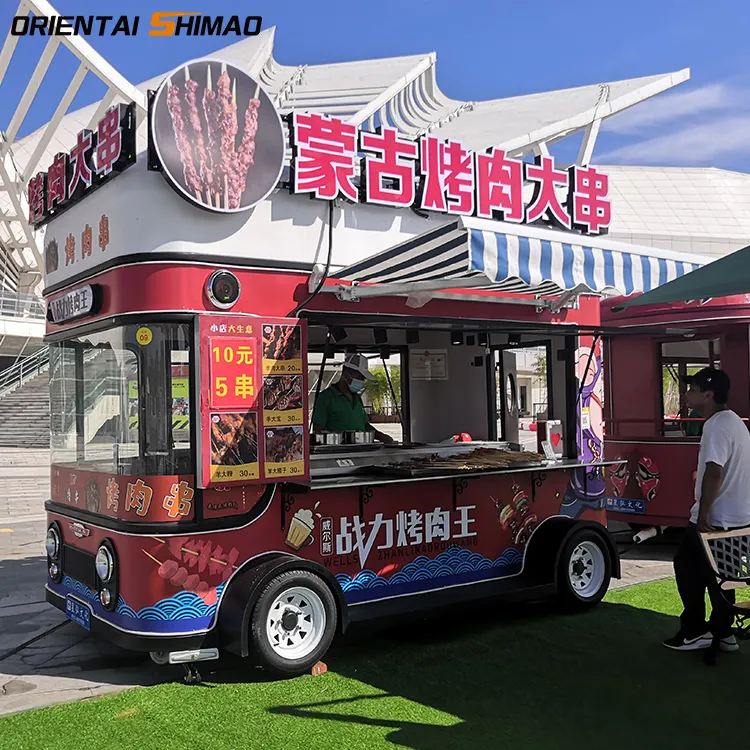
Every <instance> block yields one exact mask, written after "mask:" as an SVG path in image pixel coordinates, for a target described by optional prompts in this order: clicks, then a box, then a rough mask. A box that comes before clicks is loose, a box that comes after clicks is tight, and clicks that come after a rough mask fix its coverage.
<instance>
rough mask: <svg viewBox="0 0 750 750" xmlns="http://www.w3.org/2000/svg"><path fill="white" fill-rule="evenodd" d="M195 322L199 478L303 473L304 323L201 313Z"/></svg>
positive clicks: (212, 481) (216, 480) (226, 480)
mask: <svg viewBox="0 0 750 750" xmlns="http://www.w3.org/2000/svg"><path fill="white" fill-rule="evenodd" d="M199 328H200V330H199V338H200V352H201V367H200V380H201V428H202V435H201V445H202V449H201V453H202V456H201V462H200V463H201V466H200V469H201V471H200V474H199V486H201V487H209V486H215V485H226V484H231V483H241V484H252V483H260V482H263V483H266V482H269V481H271V482H273V481H280V480H281V481H284V480H287V479H294V480H295V481H307V480H308V479H309V476H310V469H309V466H310V462H309V434H308V431H307V427H306V420H305V415H306V414H307V357H306V336H305V334H306V331H305V327H304V323H303V322H302V321H299V320H296V319H265V318H256V317H252V316H238V315H206V316H201V318H200V322H199Z"/></svg>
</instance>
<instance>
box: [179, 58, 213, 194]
mask: <svg viewBox="0 0 750 750" xmlns="http://www.w3.org/2000/svg"><path fill="white" fill-rule="evenodd" d="M209 70H210V68H209ZM197 94H198V82H197V81H194V80H192V79H191V78H190V68H188V67H187V66H186V67H185V102H186V104H187V112H188V119H189V120H190V125H191V127H192V130H193V137H194V139H195V140H194V145H195V154H196V156H197V158H198V175H199V177H200V179H201V183H202V185H201V187H202V189H201V192H202V191H203V189H205V191H206V193H207V194H208V203H209V205H213V203H212V201H211V186H212V184H213V174H212V171H211V165H210V164H209V161H208V153H207V151H206V143H205V140H204V138H203V124H202V123H201V118H200V115H199V114H198V95H197Z"/></svg>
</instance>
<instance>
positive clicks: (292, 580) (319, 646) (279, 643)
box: [250, 570, 338, 677]
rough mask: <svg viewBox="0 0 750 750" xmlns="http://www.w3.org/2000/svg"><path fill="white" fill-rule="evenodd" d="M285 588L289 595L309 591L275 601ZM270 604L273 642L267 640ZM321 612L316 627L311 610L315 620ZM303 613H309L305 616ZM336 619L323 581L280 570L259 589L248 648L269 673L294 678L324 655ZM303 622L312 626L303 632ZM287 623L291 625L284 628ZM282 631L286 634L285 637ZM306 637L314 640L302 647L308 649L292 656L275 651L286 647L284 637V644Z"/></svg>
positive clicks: (308, 575)
mask: <svg viewBox="0 0 750 750" xmlns="http://www.w3.org/2000/svg"><path fill="white" fill-rule="evenodd" d="M286 591H289V592H290V594H292V592H293V591H297V592H299V591H307V592H310V593H309V595H307V596H306V597H305V596H303V597H300V596H298V595H294V596H290V597H289V599H290V601H289V602H288V603H282V604H279V601H278V600H279V597H280V596H281V595H282V594H284V592H286ZM308 600H309V601H308ZM304 605H307V606H304ZM272 607H275V608H277V609H278V612H277V614H278V616H279V619H278V620H277V621H276V622H277V626H276V629H277V631H278V634H279V635H277V636H276V637H275V643H274V642H272V641H271V640H269V635H268V627H270V625H269V623H271V622H273V617H274V615H272V614H271V609H272ZM279 607H283V609H284V611H283V612H282V610H281V609H279ZM321 608H322V609H321ZM321 611H322V612H323V613H324V621H323V622H322V623H318V626H317V627H316V624H315V622H314V620H315V614H314V613H316V612H317V613H318V615H317V619H318V620H319V619H320V612H321ZM290 612H291V613H292V616H291V618H290V621H289V622H287V623H284V622H283V621H282V619H281V618H282V617H283V616H284V614H285V613H287V614H288V613H290ZM306 615H309V619H308V617H307V616H306ZM337 620H338V613H337V610H336V601H335V599H334V598H333V594H332V593H331V590H330V589H329V588H328V586H327V584H326V583H325V582H324V581H323V580H322V579H321V578H320V577H319V576H317V575H315V574H314V573H311V572H309V571H307V570H290V571H287V572H286V573H281V574H280V575H278V576H276V578H274V579H273V580H272V581H271V582H270V583H269V584H268V585H267V586H266V587H265V588H264V589H263V591H262V592H261V594H260V596H259V597H258V600H257V602H256V603H255V606H254V607H253V612H252V615H251V623H250V625H251V627H250V638H251V643H250V647H251V651H252V652H253V653H254V654H255V657H256V660H257V662H258V664H259V665H260V666H261V667H263V668H264V669H266V670H268V671H269V672H273V673H274V674H277V675H279V676H280V677H297V676H299V675H302V674H305V673H307V672H309V671H310V670H311V669H312V668H313V666H315V664H317V662H319V661H320V660H321V659H322V658H323V656H325V654H326V652H327V651H328V649H329V647H330V645H331V642H332V641H333V638H334V636H335V634H336V628H337ZM306 623H308V624H309V625H310V627H311V628H313V629H312V630H311V631H307V632H306V631H305V630H304V629H303V628H304V627H305V624H306ZM290 624H293V625H294V628H293V629H291V630H286V627H287V625H290ZM316 631H317V632H316ZM286 634H289V638H288V639H287V637H286ZM308 637H312V638H313V639H314V640H313V641H311V642H310V643H308V644H307V646H306V647H307V648H309V649H310V650H309V651H305V652H304V653H303V654H301V655H300V656H299V657H296V656H294V652H293V651H291V652H290V656H285V655H283V654H282V653H279V652H280V651H282V650H284V649H286V648H287V647H288V646H287V644H285V643H284V640H287V643H292V642H296V641H299V642H300V644H303V643H304V639H305V638H308ZM303 650H304V649H303Z"/></svg>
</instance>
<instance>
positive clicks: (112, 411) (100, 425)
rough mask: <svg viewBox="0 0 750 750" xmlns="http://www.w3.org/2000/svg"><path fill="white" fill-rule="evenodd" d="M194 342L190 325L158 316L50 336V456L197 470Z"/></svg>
mask: <svg viewBox="0 0 750 750" xmlns="http://www.w3.org/2000/svg"><path fill="white" fill-rule="evenodd" d="M190 342H191V327H190V325H188V324H184V323H179V324H177V323H175V324H165V323H159V324H149V325H148V326H142V325H127V326H119V327H117V328H111V329H109V330H107V331H102V332H98V333H91V334H86V335H83V336H80V337H79V338H76V339H72V340H68V341H65V342H61V343H56V344H52V345H51V346H50V399H51V400H50V404H51V410H50V413H51V416H50V426H51V433H52V434H51V444H50V448H51V459H52V463H53V464H56V465H58V466H65V467H67V468H77V469H82V470H87V471H97V472H106V473H112V474H123V475H133V476H135V475H147V476H149V475H150V476H154V475H161V476H164V475H173V474H192V473H194V468H193V460H192V458H191V451H190V406H191V404H190V389H189V370H190V357H191V346H190Z"/></svg>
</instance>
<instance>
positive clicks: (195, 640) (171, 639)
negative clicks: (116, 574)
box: [45, 584, 218, 652]
mask: <svg viewBox="0 0 750 750" xmlns="http://www.w3.org/2000/svg"><path fill="white" fill-rule="evenodd" d="M45 591H46V593H45V596H46V599H47V601H48V602H49V603H50V604H52V605H53V606H55V607H57V608H58V609H59V610H61V611H62V612H65V595H64V594H61V593H58V592H57V591H53V590H52V589H51V588H50V587H49V584H48V585H47V586H46V587H45ZM77 598H78V597H77ZM91 633H92V634H93V635H95V636H96V637H99V638H105V639H106V640H108V641H110V642H111V643H114V644H115V645H116V646H119V647H120V648H124V649H128V650H130V651H145V652H150V651H185V650H188V649H196V648H214V647H217V646H218V643H217V642H216V630H215V629H214V630H210V631H206V632H203V633H191V634H188V635H146V634H143V633H134V632H132V631H128V630H124V629H122V628H119V627H117V626H115V625H112V624H111V623H108V622H106V621H105V620H103V619H101V617H99V616H98V615H97V613H96V612H95V611H94V612H92V614H91Z"/></svg>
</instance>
